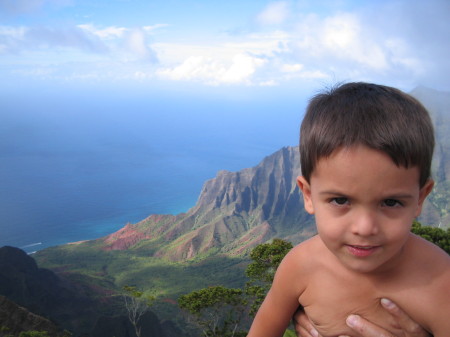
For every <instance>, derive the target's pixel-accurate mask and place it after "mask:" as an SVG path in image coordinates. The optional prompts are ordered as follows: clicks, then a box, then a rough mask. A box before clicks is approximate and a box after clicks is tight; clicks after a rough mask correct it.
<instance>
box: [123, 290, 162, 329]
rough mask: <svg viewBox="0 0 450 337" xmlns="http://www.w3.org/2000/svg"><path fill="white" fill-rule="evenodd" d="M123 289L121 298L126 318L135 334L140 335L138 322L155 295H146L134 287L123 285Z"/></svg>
mask: <svg viewBox="0 0 450 337" xmlns="http://www.w3.org/2000/svg"><path fill="white" fill-rule="evenodd" d="M123 290H124V291H125V294H124V296H123V300H124V302H125V308H126V310H127V314H128V319H129V320H130V322H131V324H132V325H133V327H134V331H135V332H136V336H137V337H141V327H140V325H139V322H140V320H141V318H142V315H143V314H144V313H145V312H146V311H147V309H148V307H151V306H152V305H153V303H154V302H155V296H153V295H146V294H145V293H144V292H143V291H140V290H138V289H137V288H136V287H130V286H124V287H123Z"/></svg>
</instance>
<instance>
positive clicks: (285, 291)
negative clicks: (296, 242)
mask: <svg viewBox="0 0 450 337" xmlns="http://www.w3.org/2000/svg"><path fill="white" fill-rule="evenodd" d="M297 251H298V247H295V248H294V249H293V250H291V251H290V252H289V253H288V254H287V255H286V257H285V258H284V259H283V261H282V262H281V264H280V266H279V267H278V270H277V272H276V274H275V278H274V281H273V283H272V287H271V288H270V291H269V292H268V294H267V296H266V298H265V300H264V302H263V304H262V305H261V307H260V308H259V310H258V313H257V314H256V316H255V319H254V321H253V324H252V326H251V328H250V332H249V333H248V335H247V337H266V336H267V337H279V336H280V337H281V336H283V333H284V331H285V330H286V328H287V326H288V325H289V322H290V320H291V319H292V316H293V315H294V313H295V311H296V310H297V308H298V307H299V302H298V298H299V296H300V295H301V293H302V291H303V288H304V287H303V284H304V283H305V282H304V281H303V280H302V275H301V274H302V273H301V269H302V268H301V267H300V266H299V260H300V259H299V258H298V255H297V254H296V252H297Z"/></svg>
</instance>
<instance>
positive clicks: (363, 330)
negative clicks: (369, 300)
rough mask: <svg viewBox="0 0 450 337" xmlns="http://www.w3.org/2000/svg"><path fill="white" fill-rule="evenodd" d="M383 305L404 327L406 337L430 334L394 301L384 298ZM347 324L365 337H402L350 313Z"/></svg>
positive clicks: (422, 336)
mask: <svg viewBox="0 0 450 337" xmlns="http://www.w3.org/2000/svg"><path fill="white" fill-rule="evenodd" d="M381 305H382V306H383V307H384V308H385V309H386V311H388V312H389V313H390V314H391V315H392V317H393V318H394V320H395V321H396V322H397V324H398V325H399V326H400V327H401V328H402V329H403V335H402V336H405V337H429V336H431V334H429V333H428V332H427V331H425V329H423V328H422V327H421V326H420V325H419V324H417V323H416V322H414V321H413V320H412V319H411V318H410V317H409V316H408V315H407V314H406V313H405V312H404V311H403V310H402V309H400V308H399V307H398V306H397V305H396V304H395V303H394V302H392V301H390V300H388V299H385V298H383V299H382V300H381ZM347 325H348V326H349V327H350V328H352V329H353V330H355V331H357V332H359V333H360V334H361V335H362V336H364V337H400V336H395V335H393V334H391V333H390V332H387V331H386V330H384V329H382V328H380V327H379V326H377V325H375V324H373V323H371V322H369V321H367V320H365V319H364V318H362V317H361V316H357V315H350V316H348V318H347Z"/></svg>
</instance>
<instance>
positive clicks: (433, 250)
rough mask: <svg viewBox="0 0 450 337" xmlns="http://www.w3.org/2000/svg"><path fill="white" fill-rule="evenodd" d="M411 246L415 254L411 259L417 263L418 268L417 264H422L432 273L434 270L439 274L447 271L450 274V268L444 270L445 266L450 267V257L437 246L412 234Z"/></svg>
mask: <svg viewBox="0 0 450 337" xmlns="http://www.w3.org/2000/svg"><path fill="white" fill-rule="evenodd" d="M409 246H410V247H411V251H412V252H413V253H412V254H411V258H412V259H414V261H416V266H417V264H421V265H423V267H424V268H426V269H427V270H428V271H430V272H431V271H432V270H436V271H438V272H442V271H443V270H447V271H448V272H450V269H449V268H446V269H442V267H444V266H447V267H450V255H448V254H447V253H446V252H445V251H444V250H442V249H441V248H439V247H438V246H437V245H435V244H433V243H431V242H430V241H427V240H425V239H424V238H422V237H420V236H418V235H415V234H412V233H411V240H410V243H409Z"/></svg>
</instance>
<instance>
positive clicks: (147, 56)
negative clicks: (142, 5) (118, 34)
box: [125, 29, 157, 62]
mask: <svg viewBox="0 0 450 337" xmlns="http://www.w3.org/2000/svg"><path fill="white" fill-rule="evenodd" d="M125 46H126V48H127V51H128V52H130V53H131V54H133V55H134V56H135V57H137V59H140V60H144V61H151V62H156V60H157V57H156V53H155V52H154V51H153V49H152V48H151V47H150V45H149V44H148V42H147V38H146V34H145V32H144V30H142V29H133V30H131V31H130V32H128V34H127V35H126V39H125Z"/></svg>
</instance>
